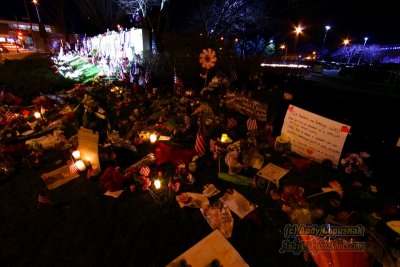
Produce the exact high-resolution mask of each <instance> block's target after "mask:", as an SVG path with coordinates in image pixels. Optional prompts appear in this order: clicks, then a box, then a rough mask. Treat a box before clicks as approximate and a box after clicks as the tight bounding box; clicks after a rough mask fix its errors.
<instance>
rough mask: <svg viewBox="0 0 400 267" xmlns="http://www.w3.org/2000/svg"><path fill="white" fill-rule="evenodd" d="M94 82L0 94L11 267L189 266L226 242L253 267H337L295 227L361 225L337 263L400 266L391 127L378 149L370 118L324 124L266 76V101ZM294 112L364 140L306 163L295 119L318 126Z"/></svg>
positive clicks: (217, 88)
mask: <svg viewBox="0 0 400 267" xmlns="http://www.w3.org/2000/svg"><path fill="white" fill-rule="evenodd" d="M204 53H207V51H205V52H204ZM77 60H78V59H75V60H74V62H75V63H76V64H80V63H82V62H80V61H79V62H78V61H77ZM79 60H81V59H79ZM80 65H82V66H83V65H84V64H83V63H82V64H80ZM63 66H64V68H65V69H68V68H72V69H73V68H74V66H72V65H68V64H65V63H64V65H63ZM85 70H88V71H89V67H87V68H85ZM59 71H63V69H62V68H59V67H53V68H50V69H49V72H51V73H53V74H54V75H59V74H57V72H59ZM90 71H91V74H94V76H93V77H90V79H87V80H81V82H79V83H75V84H72V85H71V87H70V88H68V89H64V88H62V90H59V91H56V90H54V89H49V90H47V91H46V92H41V93H40V92H39V93H37V94H36V92H35V94H32V95H28V94H25V93H24V94H23V95H20V96H19V95H17V94H16V93H15V92H10V91H8V90H7V87H6V86H5V88H4V90H2V91H1V95H0V103H1V108H0V114H1V117H0V139H1V151H0V157H1V162H0V168H1V169H0V175H1V176H0V177H1V178H0V192H1V195H2V199H3V201H2V203H1V204H0V206H1V210H2V212H1V213H0V216H1V220H0V221H1V224H0V225H1V227H2V230H1V239H2V241H3V242H2V244H1V249H0V251H1V259H2V261H3V263H4V264H5V266H27V265H29V266H54V265H57V266H63V265H65V266H67V265H68V266H71V265H72V266H76V265H78V266H80V265H86V266H166V265H169V263H171V265H170V266H175V265H176V264H177V261H174V260H175V259H176V260H179V261H178V263H179V264H178V265H176V266H190V262H191V259H186V258H182V259H179V258H178V256H179V255H181V254H182V253H184V252H185V251H187V250H188V249H189V248H191V247H193V246H194V245H196V243H198V242H199V241H200V240H202V239H203V238H204V237H206V236H207V235H208V234H210V233H211V232H213V230H216V229H218V230H219V231H220V232H221V234H222V235H223V236H224V238H226V239H227V240H228V241H229V243H230V244H231V245H232V246H233V247H234V249H236V251H237V252H238V253H239V255H240V256H241V257H242V258H243V261H244V262H245V263H247V264H248V265H249V266H277V265H285V266H310V265H311V266H313V265H317V264H322V262H328V263H332V262H334V261H336V260H338V259H337V258H336V257H337V255H336V256H334V255H333V256H332V255H331V254H329V253H327V254H328V256H329V257H330V258H329V259H326V258H322V256H324V255H325V257H326V254H322V253H321V254H319V255H320V256H321V257H317V256H315V255H314V254H317V253H314V254H313V253H310V252H313V251H314V252H316V251H317V250H313V249H315V248H313V247H310V246H307V244H308V245H309V244H311V243H312V242H311V241H310V240H309V239H307V238H309V237H304V235H301V234H300V235H295V236H294V235H293V234H292V233H291V231H292V230H291V229H292V228H290V226H293V225H297V226H300V225H303V226H304V225H318V226H321V227H322V226H324V227H325V226H326V229H328V230H329V229H330V227H331V226H333V227H334V226H358V227H361V226H362V227H363V230H362V231H363V233H362V234H361V235H357V236H352V235H346V234H345V235H344V236H343V239H336V241H335V242H334V244H338V243H337V242H341V244H343V242H345V243H346V244H347V245H348V243H347V242H356V243H357V245H359V247H356V248H355V249H353V250H352V251H350V254H341V255H342V257H341V258H342V259H341V260H349V259H350V258H356V259H357V264H358V265H360V266H367V265H363V264H371V263H373V264H378V266H379V264H383V263H389V264H390V263H391V262H394V261H395V258H396V257H398V254H396V253H398V250H396V249H395V248H398V245H399V244H398V241H396V240H398V239H396V238H398V236H397V235H396V232H393V231H392V230H391V229H393V228H390V229H389V228H387V227H385V226H386V222H388V221H389V220H390V222H394V223H396V222H397V220H398V216H399V214H400V210H399V208H398V203H399V202H398V201H399V199H398V198H397V196H396V195H395V194H389V193H387V192H391V191H393V188H390V185H391V184H392V183H391V182H387V183H386V185H385V182H384V181H383V180H382V179H383V177H386V176H388V175H391V173H393V171H394V170H395V168H394V167H393V165H395V163H396V162H397V160H398V159H399V158H400V157H399V155H398V154H399V151H398V148H396V147H395V146H394V145H393V147H391V146H390V144H383V143H382V142H381V141H382V140H383V141H385V142H386V143H390V142H391V141H392V140H393V138H394V137H396V136H393V135H395V133H396V132H395V131H394V132H389V130H390V129H392V128H390V129H386V131H387V132H385V133H384V134H383V135H379V137H381V136H383V139H379V140H378V139H377V135H378V133H377V131H371V132H369V133H363V132H362V131H363V130H365V128H367V127H365V126H363V123H364V122H365V121H364V120H365V119H364V120H362V119H361V116H360V114H358V113H357V112H359V111H357V112H355V113H353V114H352V115H349V114H348V113H347V112H350V110H345V108H346V106H345V105H343V110H339V111H338V110H325V109H324V108H327V107H326V106H324V105H322V106H318V104H316V103H317V102H318V101H319V98H318V97H317V96H314V99H312V97H308V98H307V99H306V97H305V96H304V95H302V93H303V91H301V90H304V91H306V90H307V89H310V90H313V89H312V88H309V86H310V83H308V82H307V81H305V80H304V79H303V78H298V77H288V76H278V77H277V76H274V75H272V74H268V73H262V74H258V75H260V77H262V79H264V80H265V81H266V82H265V83H264V86H263V87H258V86H254V87H251V88H241V89H238V88H233V87H232V86H231V83H233V81H232V76H229V75H227V74H224V73H222V72H218V73H216V74H215V76H214V77H210V81H209V83H208V84H207V86H205V87H204V88H203V89H202V90H194V89H190V90H189V89H187V90H185V89H184V88H183V86H181V85H182V84H181V82H180V81H179V79H176V74H175V80H174V81H173V77H172V78H171V80H172V82H171V84H170V85H169V86H165V87H163V90H161V89H160V88H155V87H152V86H150V85H149V83H148V82H143V83H141V84H140V85H139V84H138V83H135V81H134V82H133V83H132V82H131V81H129V79H128V80H127V79H110V78H109V77H106V76H103V75H102V74H101V71H99V70H97V69H94V68H93V66H90ZM92 72H93V73H92ZM268 75H270V76H268ZM78 76H79V75H78ZM143 76H144V73H143ZM136 78H138V76H136ZM143 78H144V77H143ZM260 79H261V78H260ZM206 80H207V79H206ZM308 96H309V95H308ZM261 100H262V101H261ZM312 100H313V101H312ZM264 103H265V104H264ZM319 104H321V103H319ZM298 106H300V107H303V108H306V109H309V110H313V111H314V112H319V113H320V114H321V115H324V116H326V117H329V118H331V119H335V120H337V121H341V122H343V123H345V124H344V125H343V127H342V128H341V130H342V133H345V134H346V135H347V134H348V132H349V129H348V128H346V127H344V126H346V125H347V124H349V125H351V126H352V130H353V131H352V132H350V135H349V136H348V137H347V139H346V142H345V144H344V146H343V149H342V151H340V152H341V153H339V155H340V158H338V161H337V162H334V160H328V159H327V160H316V159H315V158H313V157H312V156H311V155H316V154H317V152H318V151H316V150H314V151H308V150H307V151H305V152H304V153H305V155H300V154H298V153H294V152H293V151H292V150H293V149H295V148H294V147H293V145H295V144H296V143H295V142H293V141H294V140H291V141H292V142H290V140H289V141H286V140H285V138H284V137H283V136H281V129H284V128H285V121H286V119H285V117H286V116H285V115H286V112H289V111H290V112H292V113H291V115H292V116H293V117H294V116H297V115H294V112H298V114H300V115H301V116H305V115H307V114H308V113H306V112H304V111H303V110H302V109H300V108H297V107H298ZM296 114H297V113H296ZM301 116H300V117H301ZM352 116H353V117H352ZM286 118H287V117H286ZM310 118H313V117H310ZM359 118H360V120H361V122H360V121H358V120H356V119H359ZM318 119H319V117H318ZM286 122H287V121H286ZM322 122H324V121H322V120H321V123H320V124H322ZM385 122H386V121H385ZM332 125H334V124H333V123H332ZM392 126H393V124H389V125H387V127H392ZM296 127H298V128H299V129H300V130H301V129H302V128H301V124H300V122H299V124H298V125H296ZM363 127H365V128H363ZM289 129H291V128H290V127H289ZM300 130H299V131H300ZM385 134H386V135H385ZM367 141H368V142H367ZM290 145H292V147H291V146H290ZM307 153H308V157H307ZM379 153H382V154H379ZM384 157H390V158H388V159H385V158H384ZM385 161H386V162H385ZM384 162H385V163H384ZM391 193H392V192H391ZM396 218H397V219H396ZM324 229H325V228H324ZM328 230H327V231H328ZM295 231H297V230H295ZM300 236H301V238H300ZM306 236H308V235H306ZM317 237H321V235H320V236H317ZM322 237H325V238H326V237H331V236H330V232H329V233H328V234H326V235H323V236H322ZM348 237H351V238H352V239H351V240H348ZM324 240H325V239H324ZM307 242H308V243H307ZM313 242H316V241H315V240H314V241H313ZM330 244H331V243H330ZM343 253H349V251H348V250H346V251H345V252H343ZM339 255H340V254H339ZM219 260H220V259H218V257H216V258H215V259H213V261H211V262H209V263H208V264H210V266H214V265H215V266H219ZM173 262H174V263H173ZM172 263H173V264H175V265H173V264H172ZM220 263H221V264H222V262H220ZM185 264H186V265H185ZM212 264H214V265H212ZM222 265H223V264H222ZM243 266H246V265H243Z"/></svg>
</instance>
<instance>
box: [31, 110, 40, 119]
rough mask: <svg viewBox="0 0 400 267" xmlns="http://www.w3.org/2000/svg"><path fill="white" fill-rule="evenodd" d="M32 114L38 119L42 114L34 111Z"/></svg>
mask: <svg viewBox="0 0 400 267" xmlns="http://www.w3.org/2000/svg"><path fill="white" fill-rule="evenodd" d="M33 116H35V118H36V119H40V118H41V117H42V115H40V112H38V111H36V112H35V113H34V114H33Z"/></svg>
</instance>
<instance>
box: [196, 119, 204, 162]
mask: <svg viewBox="0 0 400 267" xmlns="http://www.w3.org/2000/svg"><path fill="white" fill-rule="evenodd" d="M194 150H195V151H196V153H197V155H198V156H199V157H202V156H204V155H205V154H206V142H205V140H204V132H203V129H202V126H201V125H200V127H199V131H198V132H197V136H196V143H195V145H194Z"/></svg>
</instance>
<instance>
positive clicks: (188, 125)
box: [183, 115, 190, 129]
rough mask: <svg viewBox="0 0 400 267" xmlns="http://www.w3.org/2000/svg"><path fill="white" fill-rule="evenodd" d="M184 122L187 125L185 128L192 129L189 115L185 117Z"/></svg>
mask: <svg viewBox="0 0 400 267" xmlns="http://www.w3.org/2000/svg"><path fill="white" fill-rule="evenodd" d="M183 121H184V123H185V128H186V129H188V128H190V117H189V116H188V115H185V116H184V117H183Z"/></svg>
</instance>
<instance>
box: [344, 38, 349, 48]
mask: <svg viewBox="0 0 400 267" xmlns="http://www.w3.org/2000/svg"><path fill="white" fill-rule="evenodd" d="M349 44H350V39H348V38H346V39H343V45H344V46H347V45H349Z"/></svg>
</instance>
